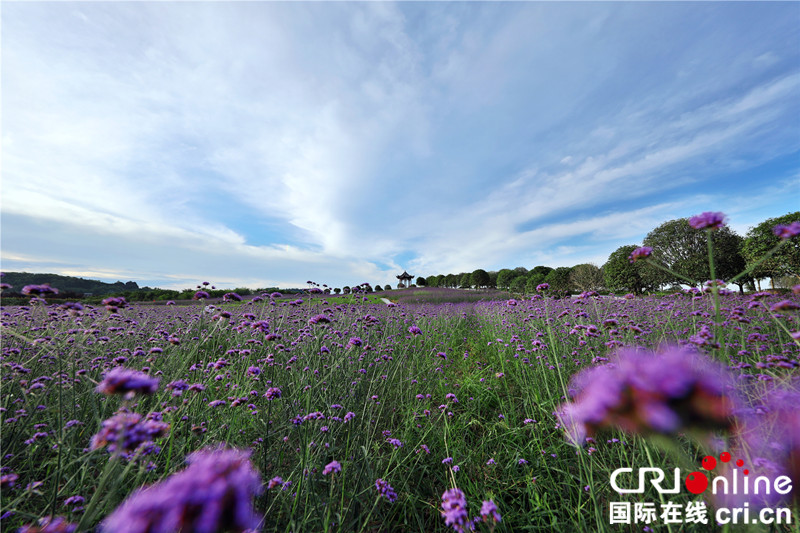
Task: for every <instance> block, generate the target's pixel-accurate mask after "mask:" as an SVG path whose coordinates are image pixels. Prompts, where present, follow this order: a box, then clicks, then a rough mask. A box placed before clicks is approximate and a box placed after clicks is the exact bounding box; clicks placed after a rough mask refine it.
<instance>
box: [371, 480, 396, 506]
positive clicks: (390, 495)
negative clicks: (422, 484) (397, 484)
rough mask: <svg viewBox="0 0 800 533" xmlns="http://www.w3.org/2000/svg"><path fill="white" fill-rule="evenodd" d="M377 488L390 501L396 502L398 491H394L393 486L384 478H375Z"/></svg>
mask: <svg viewBox="0 0 800 533" xmlns="http://www.w3.org/2000/svg"><path fill="white" fill-rule="evenodd" d="M375 488H376V489H377V490H378V492H379V493H380V495H381V496H383V497H384V498H386V499H387V500H389V502H390V503H394V502H395V501H396V500H397V493H396V492H395V491H394V489H393V488H392V486H391V485H389V483H387V482H386V481H384V480H383V479H381V478H378V479H376V480H375Z"/></svg>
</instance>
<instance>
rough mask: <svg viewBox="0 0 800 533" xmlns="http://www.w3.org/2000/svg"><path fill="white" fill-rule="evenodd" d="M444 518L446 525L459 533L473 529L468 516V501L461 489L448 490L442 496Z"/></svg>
mask: <svg viewBox="0 0 800 533" xmlns="http://www.w3.org/2000/svg"><path fill="white" fill-rule="evenodd" d="M442 517H444V523H445V524H446V525H448V526H450V527H452V528H453V529H454V530H455V531H457V532H458V533H463V532H464V531H466V530H468V529H472V527H471V526H472V524H471V523H470V520H469V516H468V514H467V499H466V497H465V496H464V492H463V491H462V490H461V489H458V488H455V489H448V490H446V491H445V492H444V494H442Z"/></svg>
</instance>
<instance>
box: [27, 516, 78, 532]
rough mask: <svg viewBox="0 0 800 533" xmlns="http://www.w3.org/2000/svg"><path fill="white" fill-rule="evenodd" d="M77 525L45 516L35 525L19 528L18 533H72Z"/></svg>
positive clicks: (58, 518) (57, 517) (58, 517)
mask: <svg viewBox="0 0 800 533" xmlns="http://www.w3.org/2000/svg"><path fill="white" fill-rule="evenodd" d="M77 528H78V524H72V523H70V522H67V521H66V520H65V519H64V518H63V517H61V516H56V517H52V516H45V517H44V518H40V519H39V523H38V524H37V525H28V526H23V527H21V528H19V530H18V531H19V533H72V532H73V531H75V530H76V529H77Z"/></svg>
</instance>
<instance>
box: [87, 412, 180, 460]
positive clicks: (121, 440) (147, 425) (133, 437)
mask: <svg viewBox="0 0 800 533" xmlns="http://www.w3.org/2000/svg"><path fill="white" fill-rule="evenodd" d="M168 432H169V424H167V423H165V422H160V421H158V420H151V419H148V418H145V419H143V418H142V415H140V414H139V413H117V414H116V415H114V416H112V417H111V418H109V419H107V420H104V421H103V424H102V427H101V428H100V431H99V432H98V433H97V434H96V435H94V436H93V437H92V440H91V443H90V446H89V447H90V448H91V449H92V450H97V449H98V448H102V447H104V446H107V447H108V450H109V451H110V452H112V453H114V452H116V451H117V450H118V447H120V446H121V450H119V451H121V452H128V453H130V452H135V451H136V450H137V448H139V446H142V445H145V444H146V443H150V442H152V441H153V440H154V439H157V438H159V437H163V436H164V435H166V434H167V433H168Z"/></svg>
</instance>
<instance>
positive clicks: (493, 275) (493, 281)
mask: <svg viewBox="0 0 800 533" xmlns="http://www.w3.org/2000/svg"><path fill="white" fill-rule="evenodd" d="M488 287H489V288H490V289H494V288H497V272H496V271H494V270H491V271H489V285H488Z"/></svg>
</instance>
